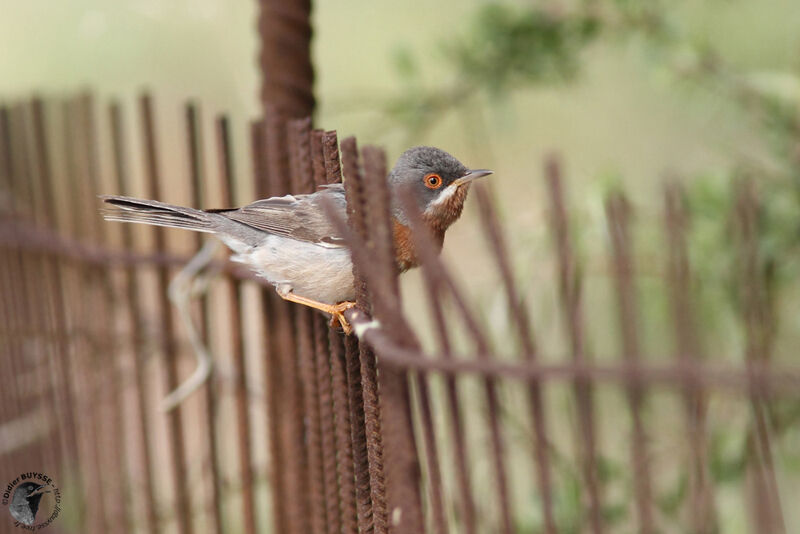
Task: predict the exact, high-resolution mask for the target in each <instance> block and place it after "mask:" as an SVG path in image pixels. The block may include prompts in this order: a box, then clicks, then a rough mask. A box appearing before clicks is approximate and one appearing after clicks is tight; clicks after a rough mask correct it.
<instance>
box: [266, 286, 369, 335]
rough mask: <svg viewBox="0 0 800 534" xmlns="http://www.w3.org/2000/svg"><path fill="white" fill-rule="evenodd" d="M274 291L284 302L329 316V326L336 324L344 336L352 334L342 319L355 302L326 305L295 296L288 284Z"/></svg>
mask: <svg viewBox="0 0 800 534" xmlns="http://www.w3.org/2000/svg"><path fill="white" fill-rule="evenodd" d="M276 290H277V292H278V295H279V296H280V297H281V298H282V299H284V300H288V301H290V302H296V303H297V304H302V305H303V306H308V307H309V308H314V309H315V310H320V311H324V312H325V313H329V314H331V323H330V325H331V326H335V325H336V323H337V322H338V323H339V325H341V327H342V330H344V333H345V334H347V335H350V334H351V333H352V332H353V328H352V327H351V326H350V323H349V322H347V319H345V317H344V312H346V311H347V310H349V309H350V308H352V307H353V306H355V305H356V303H355V302H350V301H344V302H340V303H338V304H326V303H324V302H319V301H316V300H313V299H310V298H307V297H301V296H300V295H295V294H294V293H292V290H291V286H288V284H280V285H278V286H276Z"/></svg>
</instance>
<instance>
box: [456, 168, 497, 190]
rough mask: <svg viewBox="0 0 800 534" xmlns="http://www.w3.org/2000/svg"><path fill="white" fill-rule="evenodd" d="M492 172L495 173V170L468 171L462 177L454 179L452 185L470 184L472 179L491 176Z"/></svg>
mask: <svg viewBox="0 0 800 534" xmlns="http://www.w3.org/2000/svg"><path fill="white" fill-rule="evenodd" d="M490 174H494V171H490V170H489V169H475V170H472V171H468V172H467V174H465V175H464V176H462V177H461V178H456V179H455V180H453V183H452V184H451V185H456V186H462V185H464V184H468V183H469V182H471V181H472V180H477V179H478V178H483V177H484V176H489V175H490Z"/></svg>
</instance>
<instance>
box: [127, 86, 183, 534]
mask: <svg viewBox="0 0 800 534" xmlns="http://www.w3.org/2000/svg"><path fill="white" fill-rule="evenodd" d="M139 112H140V114H141V121H142V131H143V135H144V150H145V152H144V156H145V174H146V177H147V196H148V197H149V198H163V197H162V195H161V173H160V170H159V163H158V149H157V143H156V132H155V112H154V110H153V101H152V98H151V97H150V95H148V94H144V95H142V96H141V97H140V100H139ZM152 234H153V238H154V242H155V250H156V251H157V252H159V253H163V252H166V239H165V233H164V228H161V227H153V228H152ZM169 276H170V275H169V269H168V268H167V267H161V268H159V269H158V273H157V280H156V289H155V291H156V293H157V295H158V299H157V305H156V312H155V313H156V316H157V321H158V324H159V325H160V336H161V339H160V351H161V357H162V358H163V372H164V375H165V377H164V378H165V382H166V387H167V390H168V391H174V390H175V388H176V387H177V385H178V351H177V348H176V346H175V328H174V324H173V320H172V310H171V308H170V303H169V299H168V296H167V287H168V285H169ZM166 417H167V419H168V425H167V432H168V439H169V443H170V451H169V452H170V466H169V467H170V472H171V475H172V485H173V487H172V491H173V499H174V503H173V505H174V507H175V520H176V522H177V528H178V532H179V533H180V534H191V532H192V518H191V510H190V503H189V493H188V488H189V487H190V483H189V480H188V479H187V473H186V466H185V465H184V463H183V460H184V452H185V447H184V443H183V417H182V415H181V408H180V407H178V408H176V409H174V410H172V411H170V412H169V413H168V414H167V415H166Z"/></svg>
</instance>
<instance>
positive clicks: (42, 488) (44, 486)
mask: <svg viewBox="0 0 800 534" xmlns="http://www.w3.org/2000/svg"><path fill="white" fill-rule="evenodd" d="M42 493H50V485H49V484H42V485H41V486H39V487H38V488H36V489H35V490H33V491H32V492H30V493H29V494H28V498H29V499H30V498H31V497H35V496H36V495H40V494H42Z"/></svg>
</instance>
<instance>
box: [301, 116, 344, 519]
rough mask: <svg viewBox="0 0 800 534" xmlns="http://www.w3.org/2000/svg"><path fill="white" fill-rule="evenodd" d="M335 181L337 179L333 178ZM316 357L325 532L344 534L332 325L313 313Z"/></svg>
mask: <svg viewBox="0 0 800 534" xmlns="http://www.w3.org/2000/svg"><path fill="white" fill-rule="evenodd" d="M324 135H325V133H324V132H323V131H322V130H314V131H312V132H311V137H310V153H309V157H310V162H311V170H312V178H313V186H314V189H316V188H318V187H319V186H322V185H325V184H327V183H328V178H327V175H326V172H325V152H324V147H323V138H324ZM334 179H335V178H334ZM313 327H314V358H315V369H316V373H317V374H316V387H317V390H318V392H319V394H318V396H317V397H318V400H319V414H320V442H321V446H322V472H323V476H324V479H325V480H324V487H325V514H326V517H327V525H326V530H327V532H328V533H329V534H341V532H342V517H341V512H340V509H341V506H342V503H341V502H340V500H339V498H340V496H341V492H340V489H339V482H338V480H337V479H338V477H337V474H338V472H339V471H338V466H337V461H336V428H335V425H336V423H335V421H334V413H335V410H334V404H333V390H332V382H331V380H332V375H331V373H332V368H331V364H333V365H336V363H335V362H333V361H332V359H333V358H334V354H333V352H332V351H333V350H334V347H333V345H331V342H330V336H329V332H328V331H329V330H331V328H329V326H328V325H327V324H326V322H325V318H324V317H323V316H322V315H320V314H318V313H317V314H314V324H313Z"/></svg>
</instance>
